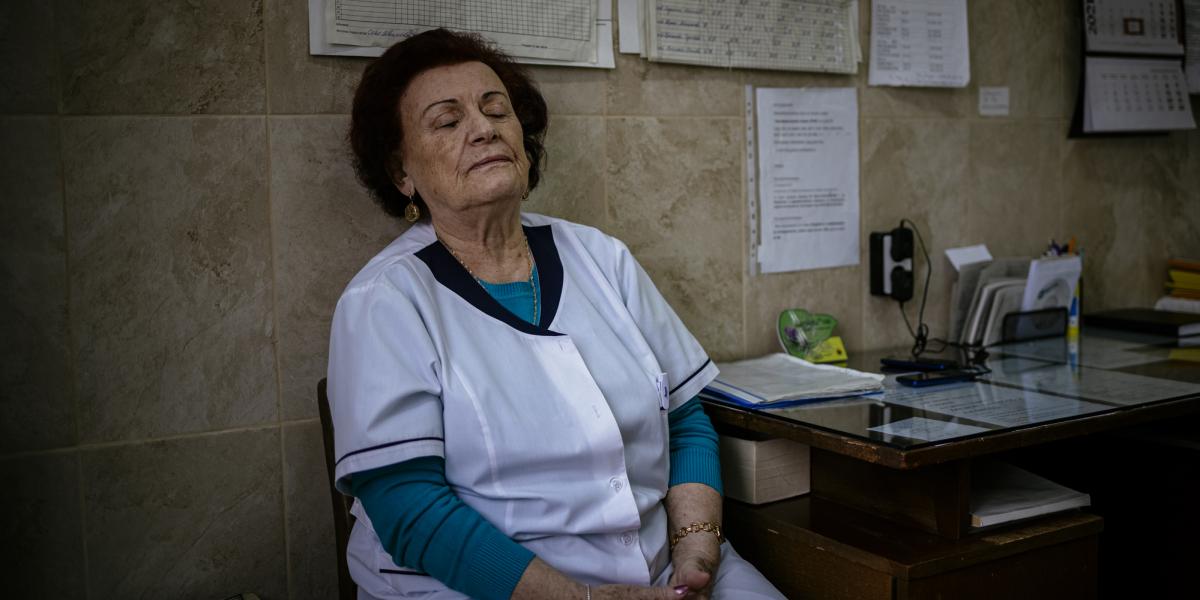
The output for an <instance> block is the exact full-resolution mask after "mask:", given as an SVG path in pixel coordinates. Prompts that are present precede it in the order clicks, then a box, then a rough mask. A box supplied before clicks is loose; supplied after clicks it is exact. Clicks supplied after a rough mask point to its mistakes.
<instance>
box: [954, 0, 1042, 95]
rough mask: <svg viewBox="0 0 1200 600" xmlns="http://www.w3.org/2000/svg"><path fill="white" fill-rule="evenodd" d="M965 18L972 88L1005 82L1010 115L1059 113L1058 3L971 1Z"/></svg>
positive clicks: (1023, 0) (1033, 0)
mask: <svg viewBox="0 0 1200 600" xmlns="http://www.w3.org/2000/svg"><path fill="white" fill-rule="evenodd" d="M968 20H969V22H970V43H971V88H972V89H975V90H978V89H979V87H980V86H1007V87H1008V88H1009V103H1010V104H1009V115H1010V116H1012V117H1058V116H1060V111H1061V108H1060V106H1061V104H1060V102H1061V98H1062V89H1061V85H1062V61H1063V31H1062V27H1063V11H1062V6H1061V5H1060V3H1058V2H1045V1H1044V0H1018V1H1015V2H1014V1H1013V0H975V1H973V2H970V3H969V4H968ZM977 106H978V101H976V107H977ZM976 114H977V110H976Z"/></svg>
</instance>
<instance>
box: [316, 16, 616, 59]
mask: <svg viewBox="0 0 1200 600" xmlns="http://www.w3.org/2000/svg"><path fill="white" fill-rule="evenodd" d="M308 6H309V53H310V54H326V55H335V56H380V55H382V54H383V52H384V50H386V49H387V48H388V47H389V46H391V45H392V44H394V43H396V42H398V41H400V40H401V39H404V38H406V37H409V36H411V35H414V34H417V33H420V32H422V31H426V30H429V29H434V28H437V27H445V28H447V29H451V30H455V31H471V32H475V33H479V34H480V35H482V36H484V37H485V38H488V39H489V40H491V41H492V42H494V43H495V44H496V45H497V46H498V47H500V48H501V49H502V50H504V51H505V52H507V53H509V54H510V55H512V56H513V57H514V58H516V59H517V61H518V62H522V63H529V64H548V65H559V66H580V67H600V68H613V67H615V66H616V62H615V57H614V55H613V48H612V6H611V4H610V3H609V2H607V1H604V2H598V0H562V1H557V0H555V1H551V0H497V1H486V0H456V1H453V2H437V1H434V0H309V3H308Z"/></svg>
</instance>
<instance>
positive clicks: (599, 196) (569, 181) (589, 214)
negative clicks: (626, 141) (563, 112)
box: [522, 117, 607, 227]
mask: <svg viewBox="0 0 1200 600" xmlns="http://www.w3.org/2000/svg"><path fill="white" fill-rule="evenodd" d="M604 123H605V121H604V119H603V118H601V117H551V119H550V130H549V132H548V134H547V136H546V157H547V158H546V164H545V167H544V168H543V169H542V181H541V183H539V184H538V187H537V189H535V190H534V191H533V192H532V193H531V194H530V195H529V200H528V201H527V202H526V203H525V206H524V207H523V209H522V210H525V211H529V212H536V213H542V214H547V215H551V216H554V217H559V218H563V219H567V220H568V221H574V222H576V223H583V224H585V225H591V226H593V227H603V226H604V214H605V213H604V186H605V181H604V178H605V176H606V175H607V166H606V161H605V152H604V149H605V138H604V131H605V125H604Z"/></svg>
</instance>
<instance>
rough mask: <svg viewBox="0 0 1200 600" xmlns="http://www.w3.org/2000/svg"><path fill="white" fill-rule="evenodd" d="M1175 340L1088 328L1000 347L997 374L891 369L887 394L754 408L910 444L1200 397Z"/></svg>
mask: <svg viewBox="0 0 1200 600" xmlns="http://www.w3.org/2000/svg"><path fill="white" fill-rule="evenodd" d="M1171 344H1174V341H1173V340H1164V339H1163V338H1147V337H1144V336H1133V337H1130V336H1123V337H1109V336H1108V334H1106V335H1097V334H1090V335H1084V336H1082V337H1081V338H1080V339H1079V341H1078V342H1077V343H1075V344H1068V343H1067V340H1066V339H1065V338H1053V339H1046V340H1038V341H1033V342H1022V343H1018V344H1012V345H1007V346H995V347H992V348H989V349H988V353H989V356H988V357H987V358H986V359H985V360H984V361H983V363H982V364H984V366H986V367H987V368H988V369H990V370H991V372H990V373H988V374H985V375H981V376H980V377H979V378H978V380H977V381H973V382H967V383H957V384H948V385H938V386H933V387H926V388H910V387H906V386H902V385H900V384H898V383H896V379H895V378H896V375H898V374H903V373H902V372H891V373H887V377H886V379H885V380H884V386H885V390H884V392H883V393H881V394H874V395H870V396H864V397H857V398H847V399H842V400H831V401H823V402H816V403H812V404H804V405H800V406H790V407H782V408H768V409H759V410H757V411H754V412H758V413H761V414H763V415H764V416H770V417H774V418H777V419H781V420H784V421H787V422H791V423H794V424H799V425H803V426H807V427H811V428H814V429H818V430H825V431H828V432H832V433H835V434H840V435H844V436H850V437H853V438H859V439H863V440H867V441H870V442H872V443H874V444H882V445H885V446H890V447H893V448H895V449H898V450H912V449H918V448H922V447H926V446H930V445H934V444H940V443H943V442H947V441H951V440H962V439H967V438H973V437H982V436H987V435H990V434H994V433H999V432H1007V431H1015V430H1019V429H1022V428H1029V427H1033V426H1039V425H1046V424H1051V423H1056V422H1060V421H1067V420H1072V419H1076V418H1079V417H1086V416H1092V415H1100V414H1104V413H1111V412H1119V411H1127V410H1129V409H1131V408H1136V407H1141V406H1147V405H1151V404H1155V403H1164V402H1170V401H1173V400H1179V399H1195V400H1197V402H1198V403H1200V363H1195V362H1184V361H1175V360H1170V357H1171V350H1172V346H1171ZM899 355H901V353H897V352H868V353H860V354H859V355H858V356H856V357H853V359H852V360H851V363H850V365H849V366H850V367H851V368H855V369H859V370H863V371H870V372H875V373H880V372H883V371H881V369H880V363H879V359H880V358H882V357H884V356H899ZM923 356H931V355H930V354H925V355H923ZM951 358H955V359H958V357H951ZM1148 367H1153V368H1148ZM1147 373H1149V374H1147Z"/></svg>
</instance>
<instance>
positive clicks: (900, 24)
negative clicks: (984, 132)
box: [867, 0, 971, 87]
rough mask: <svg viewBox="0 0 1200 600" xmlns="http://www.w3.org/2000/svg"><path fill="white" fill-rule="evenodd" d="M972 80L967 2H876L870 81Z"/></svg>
mask: <svg viewBox="0 0 1200 600" xmlns="http://www.w3.org/2000/svg"><path fill="white" fill-rule="evenodd" d="M970 81H971V59H970V50H969V46H968V44H967V0H872V2H871V64H870V72H869V75H868V77H867V83H868V84H869V85H911V86H925V87H966V85H967V83H969V82H970Z"/></svg>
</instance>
